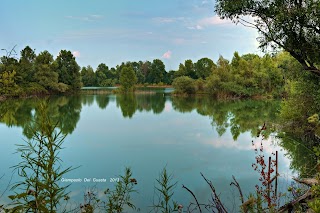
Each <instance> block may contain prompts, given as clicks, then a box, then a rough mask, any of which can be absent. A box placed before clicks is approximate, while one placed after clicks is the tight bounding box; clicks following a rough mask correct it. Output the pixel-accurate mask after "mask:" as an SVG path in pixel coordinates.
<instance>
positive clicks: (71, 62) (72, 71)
mask: <svg viewBox="0 0 320 213" xmlns="http://www.w3.org/2000/svg"><path fill="white" fill-rule="evenodd" d="M55 69H56V72H57V73H58V74H59V82H61V83H64V84H66V85H68V88H69V89H70V90H72V91H77V90H79V89H80V88H81V87H82V84H81V77H80V67H79V65H78V64H77V62H76V59H75V57H74V56H73V54H72V53H71V51H67V50H61V51H60V53H59V55H58V57H57V59H56V60H55Z"/></svg>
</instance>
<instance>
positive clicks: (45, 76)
mask: <svg viewBox="0 0 320 213" xmlns="http://www.w3.org/2000/svg"><path fill="white" fill-rule="evenodd" d="M35 65H36V69H35V75H34V78H35V80H36V82H37V83H38V84H40V85H41V86H42V87H44V88H45V89H46V90H47V91H59V87H58V78H59V74H58V73H57V72H55V71H54V65H53V56H52V55H51V54H50V53H49V52H48V51H43V52H41V53H40V54H39V55H38V56H37V57H36V59H35Z"/></svg>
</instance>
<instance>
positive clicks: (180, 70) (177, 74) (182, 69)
mask: <svg viewBox="0 0 320 213" xmlns="http://www.w3.org/2000/svg"><path fill="white" fill-rule="evenodd" d="M181 76H187V71H186V67H185V66H184V64H182V63H180V64H179V68H178V70H177V71H176V72H175V73H174V78H178V77H181Z"/></svg>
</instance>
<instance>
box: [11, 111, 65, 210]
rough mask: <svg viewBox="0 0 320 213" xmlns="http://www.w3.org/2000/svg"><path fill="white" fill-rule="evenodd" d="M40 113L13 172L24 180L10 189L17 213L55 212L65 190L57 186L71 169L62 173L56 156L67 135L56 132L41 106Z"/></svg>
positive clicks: (22, 146) (20, 146)
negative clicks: (20, 160) (37, 122)
mask: <svg viewBox="0 0 320 213" xmlns="http://www.w3.org/2000/svg"><path fill="white" fill-rule="evenodd" d="M40 110H41V114H40V116H41V118H40V122H41V123H39V124H37V127H38V129H33V128H32V127H30V128H31V131H32V133H33V136H32V139H31V140H28V141H26V144H25V145H19V148H18V149H17V152H18V153H20V155H21V157H22V162H20V163H19V164H18V165H16V166H14V168H15V170H17V171H18V175H19V176H20V177H22V178H23V179H22V181H20V182H18V183H16V184H15V185H14V186H13V187H12V189H13V190H16V193H15V194H14V195H11V196H9V197H10V198H11V199H12V200H13V202H14V203H13V209H14V210H16V211H17V210H19V211H26V212H29V211H33V212H57V210H58V207H59V204H60V203H61V201H62V199H64V198H65V196H67V194H66V192H65V190H66V188H67V186H63V187H62V186H59V182H60V179H61V178H62V176H63V175H65V174H66V173H67V172H69V171H70V170H71V167H68V168H67V169H62V166H61V163H62V161H61V159H60V158H59V157H58V155H57V154H58V153H59V152H60V150H61V149H62V147H61V146H62V144H63V141H64V139H65V137H66V135H64V134H62V133H61V131H60V132H57V131H56V128H57V125H56V124H53V123H52V121H51V120H50V118H49V117H48V115H47V106H45V105H41V106H40Z"/></svg>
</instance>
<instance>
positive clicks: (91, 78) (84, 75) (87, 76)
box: [80, 66, 96, 87]
mask: <svg viewBox="0 0 320 213" xmlns="http://www.w3.org/2000/svg"><path fill="white" fill-rule="evenodd" d="M80 73H81V81H82V83H83V86H85V87H92V86H95V85H96V78H95V73H94V71H93V69H92V67H91V66H87V67H82V69H81V72H80Z"/></svg>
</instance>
